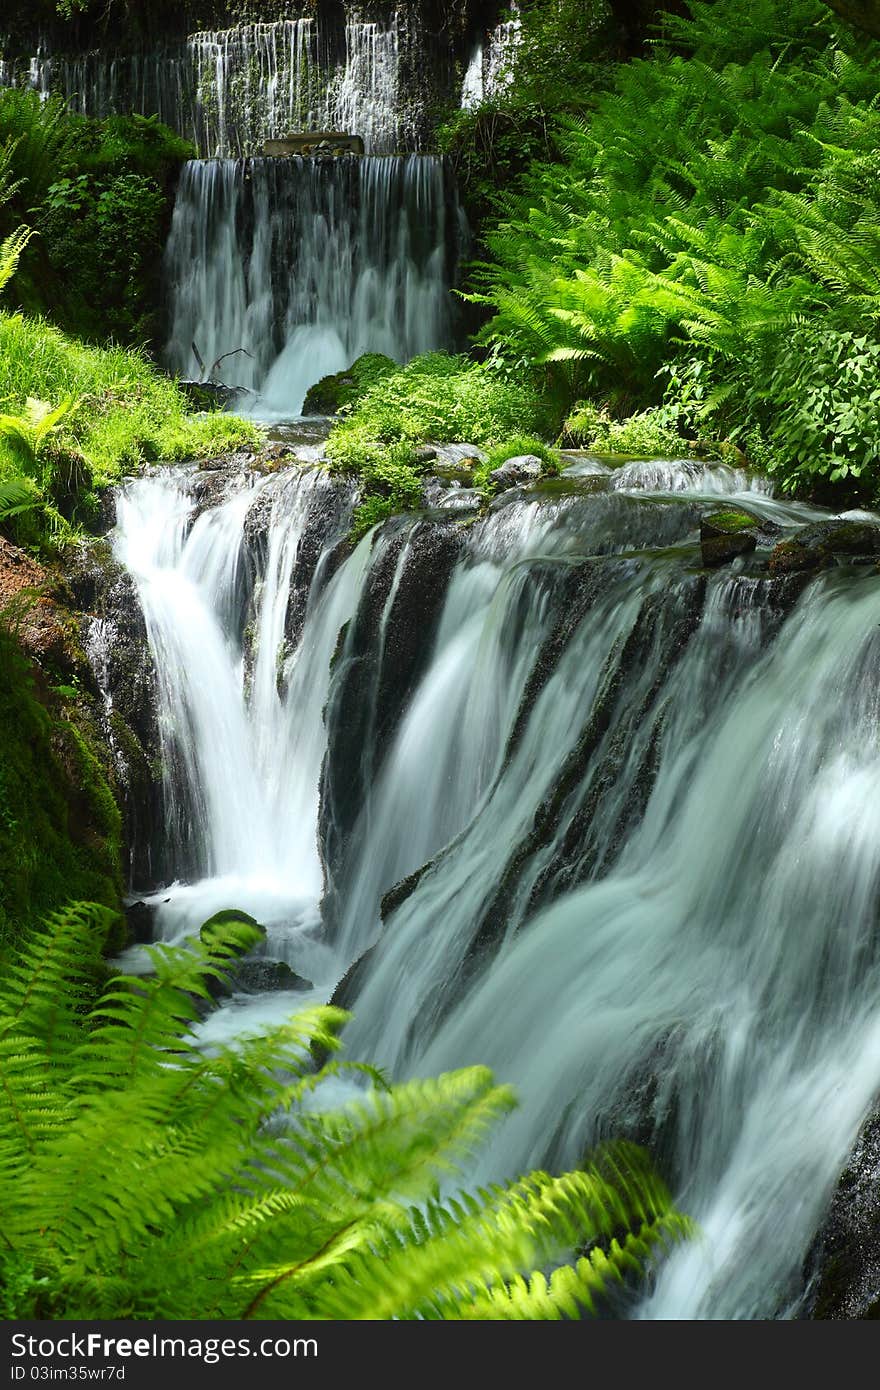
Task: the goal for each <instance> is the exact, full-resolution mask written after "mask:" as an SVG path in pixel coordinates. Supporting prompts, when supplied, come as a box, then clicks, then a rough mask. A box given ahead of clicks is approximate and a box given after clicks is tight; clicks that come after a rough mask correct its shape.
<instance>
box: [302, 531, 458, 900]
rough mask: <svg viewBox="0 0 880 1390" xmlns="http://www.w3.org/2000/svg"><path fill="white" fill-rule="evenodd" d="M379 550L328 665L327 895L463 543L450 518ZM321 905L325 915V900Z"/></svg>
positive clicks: (425, 654) (398, 535)
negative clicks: (331, 670) (330, 671)
mask: <svg viewBox="0 0 880 1390" xmlns="http://www.w3.org/2000/svg"><path fill="white" fill-rule="evenodd" d="M379 544H380V545H381V546H382V549H381V551H380V552H379V554H378V555H377V557H376V559H375V560H374V562H373V564H372V566H371V569H370V573H369V575H368V578H367V582H366V584H365V586H364V589H363V591H362V594H361V599H360V603H359V605H358V611H357V613H356V614H355V616H354V618H353V619H352V621H351V622H350V624H349V625H348V629H347V631H346V633H345V636H344V638H343V640H342V642H341V644H340V647H339V649H338V651H337V655H336V657H335V659H334V676H333V680H332V683H331V688H330V694H329V698H328V702H327V708H326V710H325V724H326V726H327V730H328V746H327V753H326V755H325V759H324V766H323V770H322V777H321V824H320V832H319V839H320V843H321V848H322V854H323V856H324V864H325V870H326V873H327V878H328V889H329V888H332V885H333V884H334V883H337V882H338V879H339V876H340V875H341V874H343V873H344V867H345V864H346V863H347V862H348V857H349V855H350V853H352V851H353V849H354V845H353V835H354V830H355V826H356V825H357V822H358V819H359V816H360V814H361V812H362V810H363V808H364V806H365V805H366V804H367V802H368V800H369V792H370V788H371V787H372V786H373V785H375V780H376V777H377V776H378V773H379V771H380V769H381V766H382V763H383V761H384V759H385V755H386V753H387V751H388V748H389V745H390V742H391V739H392V738H393V735H394V733H395V731H396V729H397V727H398V725H399V722H400V719H401V717H402V715H403V712H404V710H405V709H406V706H407V703H408V701H409V698H410V696H411V694H412V692H413V690H414V689H415V686H416V684H417V682H418V680H419V679H420V677H421V675H422V672H423V671H424V668H425V665H426V663H427V661H428V659H429V657H430V652H431V642H432V638H433V634H434V632H435V630H436V626H437V623H438V621H439V618H440V614H441V612H442V610H443V604H444V601H445V597H446V588H447V585H448V582H449V578H450V576H451V574H452V570H453V567H454V565H455V562H456V560H457V558H458V556H459V554H460V552H461V547H462V544H463V537H462V532H461V529H460V527H459V526H457V525H456V524H455V522H454V521H451V520H450V521H448V522H447V521H442V522H434V521H428V520H423V521H417V522H415V523H413V522H412V521H407V522H405V523H403V524H401V525H400V526H399V527H398V529H397V530H396V531H393V532H392V533H391V534H386V535H385V536H384V537H383V539H382V540H381V541H380V542H379ZM325 906H327V907H328V911H330V915H331V916H332V911H331V908H332V894H331V897H328V898H327V900H326V903H325Z"/></svg>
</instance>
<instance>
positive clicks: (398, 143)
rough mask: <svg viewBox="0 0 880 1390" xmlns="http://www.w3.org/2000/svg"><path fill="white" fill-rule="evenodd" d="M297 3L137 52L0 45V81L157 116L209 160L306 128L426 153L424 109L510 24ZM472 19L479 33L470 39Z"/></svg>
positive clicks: (449, 90)
mask: <svg viewBox="0 0 880 1390" xmlns="http://www.w3.org/2000/svg"><path fill="white" fill-rule="evenodd" d="M302 8H303V7H302V6H299V5H296V4H294V5H291V6H290V7H289V14H290V17H288V18H285V19H279V20H275V21H273V22H269V23H252V24H240V25H237V26H235V27H231V28H225V29H223V28H221V29H216V30H214V29H202V30H199V31H197V32H194V33H190V34H189V35H188V36H186V37H183V36H181V37H180V38H178V37H176V36H168V37H166V38H165V39H164V40H163V42H162V44H160V45H159V46H153V47H150V48H144V49H141V50H139V51H128V52H122V51H113V50H112V49H110V48H109V47H107V46H106V43H102V46H101V47H100V48H92V49H90V50H89V51H85V52H83V51H80V52H69V51H66V49H67V45H68V43H69V40H68V39H66V38H65V37H64V36H61V38H60V43H61V44H63V45H64V48H63V49H62V48H61V47H56V46H55V45H54V44H52V43H50V42H48V41H47V40H46V39H42V40H41V41H40V42H39V43H37V44H36V45H35V50H34V51H32V52H31V53H30V54H26V51H25V53H20V54H19V55H18V56H16V57H13V56H12V55H11V52H7V51H4V49H3V41H2V38H0V86H4V85H12V84H18V85H29V86H31V87H33V88H35V89H36V90H37V91H39V92H41V93H43V94H48V93H49V92H52V91H56V92H59V93H61V94H62V95H63V96H64V97H65V98H66V99H67V100H68V101H69V103H70V105H71V107H72V108H73V109H74V110H77V111H80V112H82V113H83V114H84V115H88V116H97V117H103V116H107V115H110V114H113V113H127V112H129V111H136V112H139V113H140V114H142V115H153V114H157V115H158V116H159V118H160V120H162V121H163V122H164V123H165V124H166V125H169V126H171V127H172V129H174V130H176V131H178V133H179V134H181V135H184V136H186V137H187V138H188V139H190V140H192V141H193V142H194V144H195V145H196V147H197V149H198V151H199V153H200V154H202V155H208V156H210V155H239V156H240V155H251V154H258V153H260V151H261V149H262V146H263V143H264V141H266V140H267V139H277V138H280V137H283V136H284V135H286V134H288V133H289V132H291V131H316V130H343V131H349V132H351V133H353V134H357V135H360V136H361V137H362V138H363V140H364V145H365V148H366V150H367V152H368V153H372V154H386V153H391V152H394V151H415V150H419V149H423V148H425V145H426V141H427V137H428V135H429V127H430V119H431V111H432V109H433V108H435V107H437V106H438V105H439V104H441V103H442V102H444V101H446V100H448V99H449V98H453V99H454V97H455V94H456V90H457V86H458V85H460V80H461V68H462V64H464V63H466V61H467V58H468V56H469V53H470V49H469V48H468V47H467V45H468V43H469V42H470V43H473V42H477V43H478V44H479V51H480V53H482V51H483V47H484V46H485V50H486V55H487V64H488V66H489V68H491V61H490V58H491V55H492V54H495V53H496V50H497V51H498V52H500V51H501V49H500V47H499V45H500V43H501V40H500V39H499V37H498V35H499V34H500V33H501V31H502V30H504V32H505V33H506V32H507V30H508V29H510V27H511V26H510V25H509V24H507V25H501V26H499V28H498V30H497V31H493V30H492V24H493V23H494V20H493V19H491V18H487V16H488V15H489V12H490V11H492V12H494V10H495V9H496V8H497V7H496V6H488V7H487V6H464V7H461V8H460V14H458V15H457V19H458V20H459V23H458V28H457V29H456V30H455V31H453V30H452V29H451V28H449V27H448V26H447V25H445V24H443V23H439V24H438V23H437V19H436V16H434V17H433V19H432V16H431V15H430V14H429V13H427V11H428V10H429V9H430V6H428V5H426V4H407V5H399V6H397V7H396V8H395V7H392V6H382V7H380V8H379V9H377V10H375V12H373V13H372V14H369V12H368V11H365V10H364V9H363V8H362V7H358V8H357V9H354V8H350V7H349V6H347V5H346V6H338V7H332V6H327V5H319V6H318V7H317V9H315V8H314V7H312V8H310V11H309V13H308V14H302V13H301V11H302ZM471 11H474V12H475V13H474V14H471ZM298 12H299V13H298ZM468 15H470V16H471V18H470V19H468ZM475 22H478V23H480V24H481V25H483V27H482V28H481V30H480V31H479V32H480V34H481V37H479V38H474V39H471V38H470V36H469V31H468V24H470V25H471V26H472V27H473V24H474V23H475ZM456 63H458V66H456ZM487 80H488V81H489V82H490V83H491V80H492V75H491V73H489V74H488V77H487ZM482 81H483V79H482V75H481V84H482Z"/></svg>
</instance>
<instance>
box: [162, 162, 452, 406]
mask: <svg viewBox="0 0 880 1390" xmlns="http://www.w3.org/2000/svg"><path fill="white" fill-rule="evenodd" d="M466 235H467V230H466V226H465V223H464V220H463V217H462V214H461V212H460V210H459V208H458V203H457V201H456V197H455V191H454V185H453V184H452V182H451V180H450V179H449V178H448V177H447V173H446V170H445V167H444V164H443V161H442V160H441V159H438V158H436V157H432V156H430V155H408V156H403V157H395V156H381V157H371V156H367V157H357V156H352V157H343V158H337V159H332V160H324V159H300V158H294V159H283V160H280V159H251V160H247V161H236V160H207V161H201V160H193V161H191V162H190V163H188V164H187V165H186V166H185V168H184V170H183V174H182V176H181V181H180V187H179V189H178V193H177V201H176V204H175V209H174V216H173V221H172V226H171V234H170V237H169V241H168V247H167V252H166V281H167V285H168V295H169V300H170V334H169V341H168V345H167V350H166V354H165V355H166V359H167V362H168V365H169V367H170V368H171V369H172V370H174V371H176V372H178V373H179V374H180V375H182V376H189V375H191V374H192V373H193V371H194V370H195V369H196V364H195V360H194V356H193V344H194V343H195V344H196V346H197V347H198V350H199V353H200V355H201V357H202V358H203V360H204V362H205V364H206V366H207V367H208V368H209V369H210V368H211V366H212V364H214V365H215V370H214V371H212V373H211V375H212V378H214V379H217V380H224V379H225V380H227V381H229V382H230V383H231V384H235V385H236V386H240V387H242V388H245V389H248V390H250V391H252V392H255V393H256V404H255V405H254V406H253V408H254V409H255V410H256V411H257V413H259V414H260V415H261V416H263V417H269V418H272V417H273V416H274V417H276V418H280V419H290V418H291V416H295V415H297V414H298V413H299V411H300V410H301V408H302V404H303V399H304V396H305V393H306V390H307V389H308V387H309V386H311V385H312V384H313V383H314V382H316V381H317V380H318V379H319V378H320V377H322V376H325V375H328V374H330V373H333V372H339V371H344V370H345V368H347V367H348V366H350V365H351V363H352V362H353V361H354V360H355V358H357V357H359V356H360V355H361V354H362V353H364V352H381V353H385V354H386V355H387V356H389V357H393V358H394V359H395V360H398V361H405V360H408V359H409V358H411V357H414V356H416V355H417V354H418V353H422V352H428V351H432V350H434V349H437V348H443V347H448V346H449V343H450V341H451V337H452V322H451V310H450V302H451V296H450V294H449V287H450V284H451V283H452V280H453V277H454V272H455V267H456V265H457V264H458V260H459V257H460V254H461V250H462V246H463V244H464V239H465V238H466ZM241 349H244V352H241V351H240V350H241ZM227 354H233V356H231V357H230V358H228V360H227V361H225V362H222V363H221V362H220V359H221V358H224V357H226V355H227ZM247 408H251V407H250V406H248V407H247Z"/></svg>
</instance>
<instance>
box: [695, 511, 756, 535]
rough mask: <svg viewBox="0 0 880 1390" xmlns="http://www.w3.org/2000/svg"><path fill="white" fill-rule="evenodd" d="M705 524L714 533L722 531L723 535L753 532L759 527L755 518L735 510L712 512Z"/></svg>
mask: <svg viewBox="0 0 880 1390" xmlns="http://www.w3.org/2000/svg"><path fill="white" fill-rule="evenodd" d="M705 524H706V525H707V526H711V527H712V529H713V530H714V531H722V532H723V533H724V534H725V535H732V534H733V533H734V532H736V531H753V530H755V529H756V528H757V527H758V526H759V525H760V522H759V521H758V519H757V517H754V516H751V515H750V514H749V513H748V512H739V511H735V510H730V511H721V512H712V513H711V514H710V515H709V516H707V517H706V519H705Z"/></svg>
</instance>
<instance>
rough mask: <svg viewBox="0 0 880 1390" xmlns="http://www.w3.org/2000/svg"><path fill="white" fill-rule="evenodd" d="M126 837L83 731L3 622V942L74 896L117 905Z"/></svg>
mask: <svg viewBox="0 0 880 1390" xmlns="http://www.w3.org/2000/svg"><path fill="white" fill-rule="evenodd" d="M121 838H122V828H121V818H120V814H119V810H118V807H117V806H116V803H115V800H114V797H113V793H112V791H111V789H110V785H109V782H108V779H107V776H106V773H105V772H104V769H103V768H102V766H101V763H100V761H99V759H98V758H97V757H96V756H95V753H94V752H93V751H92V749H91V748H90V746H89V740H88V736H87V734H86V733H85V732H84V731H83V730H81V729H79V728H77V727H75V726H74V724H72V723H71V722H70V721H69V720H67V719H61V718H59V717H57V716H56V715H54V714H53V713H51V712H50V711H49V710H48V709H47V708H46V707H45V705H43V704H42V703H41V701H40V700H39V699H38V698H37V694H36V689H35V683H34V676H33V671H32V669H31V667H30V665H29V663H28V662H27V661H26V660H25V658H24V657H23V656H22V654H21V652H20V651H19V649H18V646H17V644H16V642H15V640H14V638H13V636H12V635H11V633H10V632H9V631H8V630H7V629H5V628H3V627H2V626H0V950H5V948H6V947H7V946H8V945H9V944H10V943H11V942H13V941H14V940H15V939H16V937H17V935H18V933H19V932H20V931H21V930H22V929H23V928H24V927H26V926H28V925H31V924H32V923H33V922H34V921H35V920H36V919H37V918H39V917H42V916H45V914H46V913H48V912H51V911H53V910H54V909H56V908H58V907H60V906H61V905H62V904H63V903H65V902H68V901H70V900H71V899H82V900H89V901H93V902H100V903H104V904H106V905H107V906H109V907H114V908H118V907H119V905H120V897H121V892H122V870H121ZM120 940H121V938H120ZM112 944H113V945H116V944H119V943H118V942H114V943H112Z"/></svg>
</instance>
